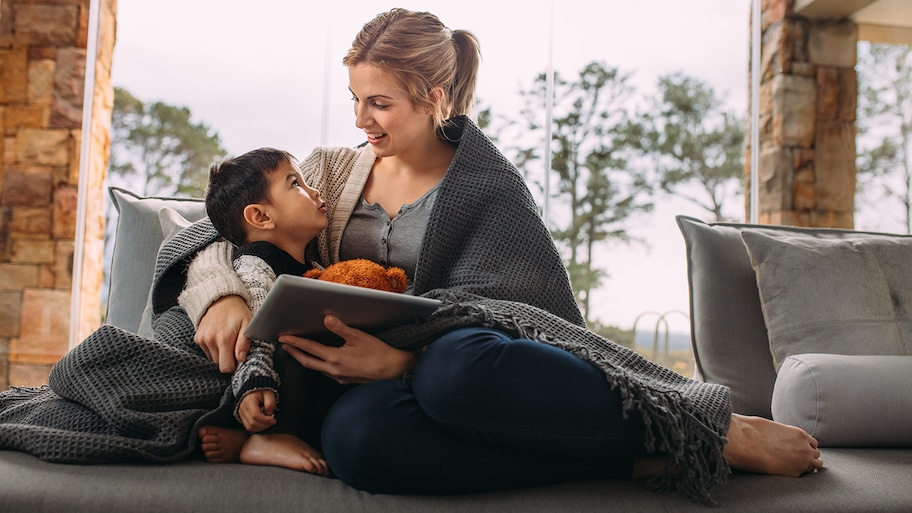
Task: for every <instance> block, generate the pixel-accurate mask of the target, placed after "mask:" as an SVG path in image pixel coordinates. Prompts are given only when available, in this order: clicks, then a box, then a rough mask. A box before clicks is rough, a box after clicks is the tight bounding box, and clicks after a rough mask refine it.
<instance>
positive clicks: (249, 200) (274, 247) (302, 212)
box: [200, 148, 328, 475]
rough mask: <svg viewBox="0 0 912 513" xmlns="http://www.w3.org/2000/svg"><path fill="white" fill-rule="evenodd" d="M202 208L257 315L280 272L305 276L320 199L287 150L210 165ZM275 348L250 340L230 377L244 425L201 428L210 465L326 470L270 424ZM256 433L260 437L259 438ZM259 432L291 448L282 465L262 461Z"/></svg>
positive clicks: (321, 213)
mask: <svg viewBox="0 0 912 513" xmlns="http://www.w3.org/2000/svg"><path fill="white" fill-rule="evenodd" d="M206 212H207V214H208V215H209V219H210V220H211V221H212V224H213V225H214V226H215V228H216V229H217V230H218V232H219V233H220V234H221V235H222V236H223V237H224V238H226V239H227V240H228V241H230V242H231V243H233V244H234V245H235V246H237V248H236V249H235V251H234V259H233V261H234V267H235V269H236V270H237V273H238V276H239V277H240V278H241V280H242V281H243V282H244V285H245V286H246V288H247V293H248V295H247V297H246V299H247V302H248V305H249V306H250V309H251V311H253V312H256V311H257V309H259V307H260V305H262V303H263V300H264V299H265V297H266V293H267V292H269V289H270V288H271V287H272V285H273V284H274V283H275V280H276V276H277V275H279V274H297V275H301V274H303V273H304V272H305V271H306V270H307V269H308V266H306V265H305V264H304V261H305V257H304V248H305V246H306V245H307V243H308V242H309V241H311V240H312V239H314V238H315V237H316V236H317V235H318V234H319V233H320V231H321V230H323V229H324V228H325V227H326V224H327V221H326V204H325V203H324V202H323V200H322V199H321V198H320V192H319V191H317V190H315V189H313V188H311V187H309V186H308V185H307V184H306V183H304V179H303V177H302V176H301V172H300V170H299V169H298V167H297V162H296V161H295V159H294V157H292V156H291V154H289V153H287V152H285V151H281V150H276V149H273V148H260V149H258V150H253V151H250V152H248V153H245V154H243V155H241V156H239V157H235V158H233V159H230V160H227V161H225V162H223V163H221V164H215V165H213V166H212V168H211V169H210V171H209V186H208V189H207V191H206ZM275 351H276V345H275V344H273V343H270V342H266V341H262V340H254V341H252V342H251V346H250V352H249V353H248V355H247V359H246V361H244V362H243V363H242V364H240V365H239V366H238V368H237V370H236V371H235V373H234V374H233V376H232V382H231V386H232V390H233V392H234V397H235V398H236V403H235V418H237V419H238V420H239V421H240V422H241V424H242V425H243V426H244V428H245V429H246V432H245V431H240V430H231V429H227V428H219V427H214V426H204V427H203V428H201V429H200V440H201V448H202V450H203V454H204V455H205V456H206V459H207V460H209V461H211V462H223V461H234V460H237V459H240V460H241V461H242V462H245V463H255V464H256V463H261V464H278V465H280V466H289V467H292V468H296V469H297V470H303V471H307V472H311V473H314V474H321V475H327V474H328V467H327V464H326V461H325V460H324V459H323V456H322V455H321V454H320V453H319V452H318V451H317V450H316V449H314V448H313V447H312V446H310V445H309V444H308V443H306V442H304V441H303V440H301V439H300V438H297V437H296V436H295V435H291V434H287V433H284V432H283V431H284V429H274V430H273V431H271V432H269V433H263V434H259V433H261V432H263V431H264V430H267V429H270V428H273V427H274V426H275V425H276V422H277V421H276V415H275V413H276V409H277V408H276V406H277V403H278V389H279V375H278V373H277V372H276V371H275V366H274V356H275ZM258 437H260V438H258ZM262 437H274V438H282V439H283V440H282V441H283V443H284V445H283V446H285V447H290V448H292V449H293V452H294V455H289V456H291V457H289V458H288V459H287V460H286V461H285V462H283V461H281V460H280V461H278V462H277V461H275V459H274V458H273V457H271V456H270V457H269V458H266V459H262V458H260V457H259V456H258V454H257V449H256V444H257V443H262V442H261V438H262Z"/></svg>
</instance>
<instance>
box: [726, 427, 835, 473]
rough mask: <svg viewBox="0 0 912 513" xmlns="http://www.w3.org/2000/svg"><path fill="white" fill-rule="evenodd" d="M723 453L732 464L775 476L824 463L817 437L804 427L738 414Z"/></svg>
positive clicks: (742, 468)
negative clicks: (807, 431) (808, 432)
mask: <svg viewBox="0 0 912 513" xmlns="http://www.w3.org/2000/svg"><path fill="white" fill-rule="evenodd" d="M723 456H724V457H725V460H726V461H728V464H729V465H731V467H732V468H735V469H739V470H744V471H747V472H756V473H760V474H773V475H778V476H790V477H798V476H801V475H803V474H806V473H808V472H813V471H814V470H815V469H818V468H822V467H823V461H822V460H821V459H820V450H819V449H818V448H817V440H816V439H815V438H814V437H812V436H811V435H809V434H807V433H806V432H805V431H804V430H803V429H801V428H797V427H795V426H787V425H785V424H781V423H779V422H774V421H772V420H768V419H765V418H763V417H745V416H743V415H737V414H735V415H732V421H731V425H730V426H729V428H728V443H727V444H726V445H725V449H724V450H723Z"/></svg>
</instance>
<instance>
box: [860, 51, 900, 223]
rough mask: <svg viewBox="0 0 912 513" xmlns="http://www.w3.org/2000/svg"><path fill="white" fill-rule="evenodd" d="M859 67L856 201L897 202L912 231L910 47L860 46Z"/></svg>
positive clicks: (880, 203)
mask: <svg viewBox="0 0 912 513" xmlns="http://www.w3.org/2000/svg"><path fill="white" fill-rule="evenodd" d="M857 69H858V82H859V94H858V122H857V125H858V132H859V137H858V142H859V148H858V159H857V160H856V166H857V172H858V174H857V180H858V188H857V193H856V201H857V202H858V203H863V202H864V201H865V199H867V200H869V201H870V202H871V204H878V205H881V208H883V207H882V205H883V200H884V199H887V200H890V201H888V202H887V204H888V205H889V204H893V205H895V204H896V203H897V202H898V203H899V205H900V206H901V208H902V210H901V213H902V217H903V218H904V220H905V230H906V232H907V233H912V48H910V47H908V46H893V45H880V44H877V45H874V44H871V45H868V44H864V45H859V52H858V67H857ZM866 192H868V193H871V194H868V195H866V194H865V193H866Z"/></svg>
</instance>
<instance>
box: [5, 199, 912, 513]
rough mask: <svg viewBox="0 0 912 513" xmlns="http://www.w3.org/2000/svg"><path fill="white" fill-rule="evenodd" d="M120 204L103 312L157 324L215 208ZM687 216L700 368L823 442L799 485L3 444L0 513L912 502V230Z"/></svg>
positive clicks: (761, 507)
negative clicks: (337, 474) (464, 479)
mask: <svg viewBox="0 0 912 513" xmlns="http://www.w3.org/2000/svg"><path fill="white" fill-rule="evenodd" d="M110 196H111V200H112V201H113V202H114V205H115V206H116V208H117V210H118V212H119V219H118V225H117V236H116V243H115V248H114V254H113V262H112V269H111V287H110V295H109V302H108V310H107V317H106V322H108V323H111V324H115V325H117V326H121V327H123V328H125V329H128V330H131V331H137V332H143V331H144V330H147V329H148V324H147V321H146V320H144V319H147V318H148V311H147V305H148V289H149V287H150V284H151V279H152V269H153V263H154V259H155V255H156V252H157V250H158V248H159V246H160V244H161V243H162V241H163V240H165V239H166V238H167V237H168V236H169V235H170V234H171V233H173V232H174V230H176V229H179V228H180V223H179V222H175V219H178V220H180V219H185V220H187V221H193V220H195V219H198V218H200V217H201V216H202V215H204V212H203V207H202V203H201V202H200V201H199V200H193V199H175V198H144V197H140V196H137V195H135V194H133V193H131V192H129V191H127V190H123V189H117V188H112V189H111V190H110ZM677 223H678V225H679V227H680V229H681V233H682V235H683V236H684V239H685V241H686V245H685V247H686V255H682V257H684V258H687V263H688V278H689V283H690V300H691V305H690V309H691V312H690V313H691V325H692V339H693V349H694V355H695V373H696V375H695V378H696V379H701V380H706V381H711V382H716V383H722V384H725V385H727V386H729V387H731V391H732V402H733V407H734V409H735V411H738V412H740V413H744V414H749V415H759V416H764V417H767V418H777V419H781V420H785V421H788V422H789V423H792V424H795V425H799V426H801V427H803V428H804V429H806V430H808V431H809V432H811V433H812V434H814V435H815V436H818V438H819V439H820V440H821V443H822V445H824V446H825V447H824V448H823V449H822V453H823V455H822V457H823V459H824V463H825V465H826V467H825V468H824V469H822V470H819V471H817V472H814V473H812V474H808V475H805V476H803V477H801V478H786V477H776V476H766V475H756V474H750V473H743V472H737V471H736V472H734V473H733V474H732V475H731V476H730V479H729V481H728V482H727V483H725V484H722V485H719V486H718V487H716V488H715V489H714V491H713V498H714V499H715V501H717V503H718V506H716V507H715V508H711V507H709V506H706V505H704V504H698V503H694V502H692V501H691V500H689V499H688V498H687V497H686V496H684V495H682V494H680V493H672V494H657V493H654V492H651V491H649V490H647V488H646V486H645V484H644V483H643V482H639V481H628V480H594V481H586V482H573V483H565V484H556V485H551V486H542V487H536V488H531V489H521V490H510V491H504V492H498V493H486V494H477V495H458V496H391V495H372V494H368V493H365V492H361V491H358V490H354V489H352V488H350V487H348V486H346V485H344V484H342V483H341V482H339V481H338V480H335V479H329V478H324V477H319V476H315V475H310V474H305V473H299V472H295V471H291V470H286V469H280V468H272V467H255V466H245V465H240V464H218V465H216V464H208V463H206V462H204V461H201V460H199V459H193V460H188V461H183V462H179V463H172V464H149V463H129V464H110V465H67V464H54V463H47V462H44V461H42V460H39V459H37V458H34V457H32V456H30V455H28V454H25V453H20V452H15V451H8V450H0V512H45V511H46V512H58V511H67V512H69V513H77V512H92V513H95V512H119V511H130V512H156V511H162V512H184V511H188V512H209V511H211V512H222V513H227V512H252V511H268V512H271V513H278V512H284V511H318V512H339V513H353V512H392V511H395V512H410V511H415V512H419V511H420V512H470V513H482V512H497V513H501V512H523V513H526V512H554V511H567V512H588V511H592V512H595V511H599V512H601V511H624V512H635V511H644V512H646V511H649V512H652V511H682V512H686V511H707V510H708V509H717V510H721V511H745V512H769V511H807V512H814V511H820V512H840V511H851V512H870V511H897V512H899V511H902V512H908V511H912V449H910V448H909V447H910V445H912V438H910V433H912V422H910V413H909V412H910V411H912V401H910V397H912V393H910V392H912V381H910V379H912V378H910V376H912V372H909V371H910V370H912V365H910V364H909V360H908V359H909V358H912V356H908V355H910V354H912V351H910V350H909V343H910V342H909V341H910V340H912V338H904V337H905V335H906V334H905V333H904V331H905V330H908V329H912V320H910V319H909V317H908V315H912V272H905V273H904V272H903V264H904V262H903V261H902V250H903V249H904V248H905V250H906V253H905V254H906V255H912V251H910V250H912V237H905V236H897V235H888V234H874V233H861V232H853V231H848V230H826V229H801V228H791V227H778V226H759V225H747V224H734V223H717V224H707V223H704V222H702V221H699V220H697V219H693V218H689V217H684V216H679V217H678V218H677ZM859 248H860V249H859ZM859 255H860V256H859ZM890 259H893V260H890ZM905 260H906V261H907V262H912V260H910V259H908V258H906V259H905ZM884 262H887V263H895V264H897V265H896V266H895V267H896V268H895V269H886V270H885V267H894V266H884V265H883V264H884ZM910 265H912V264H905V267H907V268H908V267H909V266H910ZM802 266H804V267H802ZM828 266H830V267H828ZM808 267H809V268H810V270H809V269H808ZM907 270H908V269H907ZM812 271H813V272H812ZM903 274H905V276H904V275H903ZM878 280H879V281H878ZM891 280H892V281H891ZM824 282H826V283H824ZM874 282H878V283H877V284H875V283H874ZM884 283H888V285H886V286H883V284H884ZM786 285H787V286H786ZM878 309H881V310H883V309H886V310H889V312H887V313H888V314H889V315H886V316H884V315H881V314H883V312H877V310H878ZM144 311H145V313H144ZM859 312H860V314H861V317H859V316H858V315H856V313H859ZM907 314H908V315H907ZM865 316H866V317H865ZM878 316H879V317H878ZM871 319H874V320H873V321H872V320H871ZM802 321H808V322H802ZM768 325H769V326H770V327H772V328H773V329H768ZM836 339H839V340H836ZM904 344H905V345H904ZM866 348H869V349H866ZM440 464H441V465H446V462H445V461H441V462H440Z"/></svg>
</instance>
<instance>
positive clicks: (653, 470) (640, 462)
mask: <svg viewBox="0 0 912 513" xmlns="http://www.w3.org/2000/svg"><path fill="white" fill-rule="evenodd" d="M667 466H668V455H666V454H658V455H650V456H640V457H637V458H634V459H633V472H632V473H631V475H630V478H631V479H647V478H650V477H655V476H657V475H659V474H661V473H662V471H663V470H665V467H667Z"/></svg>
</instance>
